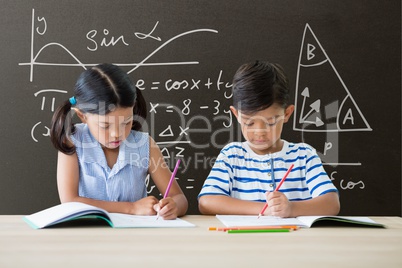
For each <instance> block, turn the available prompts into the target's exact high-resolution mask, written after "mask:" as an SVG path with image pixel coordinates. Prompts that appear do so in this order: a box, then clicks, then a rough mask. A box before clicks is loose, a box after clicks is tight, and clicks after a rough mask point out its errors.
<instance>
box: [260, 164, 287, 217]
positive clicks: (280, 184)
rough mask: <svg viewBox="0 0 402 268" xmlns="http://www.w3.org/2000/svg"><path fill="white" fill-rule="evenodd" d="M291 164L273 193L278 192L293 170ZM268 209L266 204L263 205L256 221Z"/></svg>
mask: <svg viewBox="0 0 402 268" xmlns="http://www.w3.org/2000/svg"><path fill="white" fill-rule="evenodd" d="M293 166H294V165H293V164H291V165H290V167H289V169H288V171H286V173H285V175H284V176H283V178H282V180H281V181H280V182H279V184H278V185H277V186H276V188H275V192H276V191H278V190H279V188H281V186H282V183H283V182H284V181H285V180H286V177H287V176H288V175H289V173H290V171H291V170H292V168H293ZM267 208H268V203H265V205H264V207H263V208H262V210H261V212H260V214H258V219H259V218H260V217H261V216H262V215H263V214H264V212H265V210H266V209H267Z"/></svg>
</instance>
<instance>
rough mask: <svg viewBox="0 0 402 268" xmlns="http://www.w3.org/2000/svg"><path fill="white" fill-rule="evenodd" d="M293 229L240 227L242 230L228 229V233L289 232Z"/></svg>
mask: <svg viewBox="0 0 402 268" xmlns="http://www.w3.org/2000/svg"><path fill="white" fill-rule="evenodd" d="M291 231H293V229H285V228H283V229H280V228H273V229H249V230H246V229H242V230H228V233H229V234H239V233H283V232H291Z"/></svg>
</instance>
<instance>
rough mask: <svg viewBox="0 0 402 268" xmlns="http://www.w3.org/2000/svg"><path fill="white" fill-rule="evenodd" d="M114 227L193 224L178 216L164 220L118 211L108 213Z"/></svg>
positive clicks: (181, 225)
mask: <svg viewBox="0 0 402 268" xmlns="http://www.w3.org/2000/svg"><path fill="white" fill-rule="evenodd" d="M109 217H110V218H111V220H112V222H113V226H114V227H115V228H133V227H138V228H155V227H194V226H195V225H194V224H192V223H189V222H187V221H185V220H182V219H180V218H176V219H175V220H164V219H163V218H162V217H159V219H156V218H157V216H156V215H155V216H138V215H128V214H120V213H109Z"/></svg>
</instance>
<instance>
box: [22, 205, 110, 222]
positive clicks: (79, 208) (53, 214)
mask: <svg viewBox="0 0 402 268" xmlns="http://www.w3.org/2000/svg"><path fill="white" fill-rule="evenodd" d="M91 212H92V213H106V211H104V210H103V209H100V208H97V207H94V206H90V205H87V204H83V203H79V202H69V203H63V204H59V205H56V206H54V207H50V208H47V209H45V210H42V211H39V212H37V213H34V214H31V215H29V216H26V217H25V219H26V220H27V221H28V222H29V223H30V224H33V225H34V227H35V228H43V227H46V226H49V225H52V224H56V223H58V222H62V221H64V220H65V219H69V218H75V217H78V216H81V215H85V214H88V213H91Z"/></svg>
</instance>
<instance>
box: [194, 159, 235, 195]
mask: <svg viewBox="0 0 402 268" xmlns="http://www.w3.org/2000/svg"><path fill="white" fill-rule="evenodd" d="M232 174H233V170H232V167H231V165H230V163H229V161H228V158H227V157H226V155H225V154H224V153H222V152H221V153H220V154H219V156H218V158H217V159H216V161H215V163H214V166H213V167H212V169H211V172H210V173H209V175H208V177H207V179H206V180H205V182H204V185H203V186H202V189H201V192H200V194H199V195H198V198H200V197H201V196H203V195H226V196H230V193H231V188H232V187H231V185H232V178H233V176H232Z"/></svg>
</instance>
